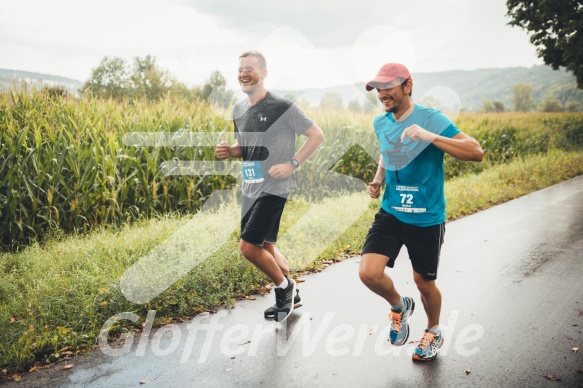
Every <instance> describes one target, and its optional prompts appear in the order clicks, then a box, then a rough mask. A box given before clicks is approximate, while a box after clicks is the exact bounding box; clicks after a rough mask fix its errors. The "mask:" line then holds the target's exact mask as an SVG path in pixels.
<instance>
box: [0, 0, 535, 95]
mask: <svg viewBox="0 0 583 388" xmlns="http://www.w3.org/2000/svg"><path fill="white" fill-rule="evenodd" d="M381 3H384V6H381V5H380V4H381ZM505 4H506V2H505V0H441V1H434V0H409V1H394V0H389V1H379V0H350V1H347V0H336V1H319V0H318V1H316V0H296V1H293V2H292V1H287V2H283V1H277V0H247V1H237V0H231V1H226V0H99V1H96V0H50V1H47V0H0V68H3V69H14V70H26V71H33V72H39V73H48V74H54V75H60V76H65V77H69V78H74V79H77V80H80V81H85V80H87V79H88V78H89V76H90V75H91V71H92V69H93V68H95V67H96V66H97V65H98V64H99V62H100V61H101V60H102V59H103V57H104V56H109V57H122V58H124V59H126V60H127V61H128V63H130V62H131V61H132V60H133V58H134V57H136V56H139V57H144V56H146V55H148V54H151V55H154V56H155V57H156V60H157V63H158V64H160V65H161V66H163V67H164V68H166V69H168V70H169V71H170V73H171V74H172V75H173V76H174V77H175V78H176V79H178V80H179V81H181V82H184V83H186V84H187V85H189V86H192V85H196V84H202V83H204V81H205V80H206V79H208V77H209V75H210V73H211V72H212V71H214V70H219V71H221V72H222V73H223V74H224V75H225V76H226V77H227V79H228V80H229V83H230V85H231V86H234V85H235V84H236V69H237V66H238V56H239V54H240V53H241V52H242V51H244V50H247V49H260V50H261V51H263V53H264V54H265V56H266V57H267V61H268V70H269V76H268V79H267V80H268V82H267V86H268V87H270V88H277V89H302V88H309V87H328V86H335V85H341V84H346V83H353V82H359V81H368V80H369V79H370V78H372V77H373V76H374V75H375V73H376V71H377V70H378V68H379V67H380V66H381V65H382V64H384V63H387V62H402V63H404V64H406V65H407V66H408V67H409V69H410V70H411V72H412V73H415V72H434V71H444V70H472V69H482V68H492V67H513V66H526V67H530V66H533V65H539V64H542V61H541V60H540V59H539V58H537V56H536V51H535V48H534V46H532V45H531V44H530V42H529V39H528V35H527V33H526V31H524V30H521V29H518V28H516V27H510V26H509V25H508V24H507V23H508V21H509V19H508V18H507V17H506V16H505V14H506V5H505Z"/></svg>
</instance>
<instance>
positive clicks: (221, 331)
mask: <svg viewBox="0 0 583 388" xmlns="http://www.w3.org/2000/svg"><path fill="white" fill-rule="evenodd" d="M446 229H447V231H446V235H445V244H444V247H443V251H442V258H441V266H440V270H439V273H438V280H437V283H438V286H439V287H440V289H441V291H442V294H443V297H444V299H443V307H442V315H441V318H442V324H443V325H444V326H445V341H446V342H445V344H444V347H443V348H442V352H441V354H440V356H439V357H438V359H437V360H436V361H434V362H431V363H421V364H420V363H414V362H413V361H412V360H411V352H412V350H413V348H414V347H415V346H416V345H417V341H419V339H420V338H421V335H422V332H423V329H424V327H425V322H426V320H425V314H424V311H423V309H422V304H421V301H420V299H419V293H418V291H417V290H416V288H415V286H414V283H413V281H412V273H411V266H410V263H409V260H408V258H407V252H406V250H403V251H402V252H401V255H400V256H399V258H398V259H397V263H396V266H395V268H394V269H392V270H389V271H390V274H391V275H392V277H393V279H394V280H395V282H396V285H397V287H398V289H399V291H400V292H401V293H402V294H404V295H410V296H412V297H413V298H414V299H415V300H416V301H417V309H416V311H415V313H414V314H413V316H412V319H411V337H410V338H409V340H410V341H411V342H410V343H409V344H407V345H405V346H403V347H391V345H390V343H389V342H388V341H387V338H388V332H387V330H388V319H387V314H388V312H389V306H388V305H387V304H386V302H385V301H384V300H382V299H381V298H380V297H378V296H376V295H374V294H372V293H371V292H370V291H369V290H368V289H366V287H365V286H364V285H362V284H361V282H360V280H359V278H358V262H359V258H358V257H355V258H351V259H347V260H345V261H343V262H340V263H337V264H334V265H331V266H330V267H328V268H327V269H325V270H324V271H323V272H321V273H318V274H314V275H309V276H305V277H304V278H303V279H304V280H305V282H304V283H301V284H299V288H300V292H301V295H302V298H303V306H302V307H301V308H299V309H298V310H297V311H296V312H294V313H293V315H292V316H291V317H290V318H289V319H288V321H287V322H285V323H283V324H280V323H276V322H273V321H271V320H265V319H264V318H263V313H262V312H263V309H265V308H266V307H268V306H270V305H272V304H273V300H274V296H273V295H272V294H270V295H268V296H265V297H257V300H255V301H250V300H246V301H242V302H239V303H237V305H236V307H235V308H234V309H231V310H221V311H220V312H218V313H217V314H212V315H207V316H197V317H196V318H194V319H192V320H191V321H189V322H185V323H182V324H171V325H167V326H164V327H163V328H161V329H159V330H158V331H153V332H152V333H150V335H149V336H145V335H144V336H142V335H140V336H137V337H135V338H134V340H133V343H131V347H130V346H129V344H130V342H129V341H128V342H126V346H127V348H119V349H113V348H112V349H110V350H114V351H115V350H117V351H119V352H122V353H126V354H125V355H120V356H108V355H106V354H104V353H103V352H101V351H99V350H97V351H95V352H91V353H90V354H88V355H84V356H81V357H79V358H77V359H75V360H72V364H74V366H73V367H72V368H71V369H69V370H66V371H62V370H61V365H59V366H58V367H55V368H52V369H49V370H41V371H37V372H34V373H31V374H26V375H24V376H23V377H22V381H21V382H20V383H14V382H11V383H7V384H6V385H7V386H11V387H12V385H20V386H26V387H35V386H43V387H47V386H65V387H77V386H84V387H136V386H141V385H144V386H148V387H214V386H217V387H225V386H228V387H230V386H240V387H255V386H265V387H304V386H310V387H332V386H334V387H355V386H366V387H387V386H389V387H393V386H394V387H412V386H417V387H419V386H432V387H468V386H476V387H498V386H500V387H547V386H548V387H559V386H565V387H581V386H583V374H581V373H583V372H582V371H581V370H582V369H583V335H582V331H583V265H582V260H583V177H578V178H575V179H572V180H570V181H567V182H564V183H561V184H559V185H556V186H553V187H550V188H548V189H545V190H541V191H539V192H536V193H533V194H530V195H527V196H525V197H522V198H519V199H517V200H514V201H510V202H508V203H505V204H502V205H499V206H496V207H494V208H491V209H488V210H486V211H482V212H480V213H478V214H475V215H472V216H469V217H465V218H463V219H460V220H457V221H454V222H451V223H448V224H447V227H446ZM577 348H581V349H582V350H581V351H576V350H575V349H577ZM545 376H546V377H545ZM551 379H556V380H555V381H553V380H551ZM558 379H560V380H561V381H560V382H559V381H557V380H558Z"/></svg>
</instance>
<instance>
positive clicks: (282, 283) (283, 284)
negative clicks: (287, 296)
mask: <svg viewBox="0 0 583 388" xmlns="http://www.w3.org/2000/svg"><path fill="white" fill-rule="evenodd" d="M288 283H289V282H288V281H287V278H286V277H285V276H284V277H283V282H281V284H280V285H279V286H275V288H286V287H287V285H288Z"/></svg>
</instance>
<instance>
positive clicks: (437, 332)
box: [425, 325, 440, 335]
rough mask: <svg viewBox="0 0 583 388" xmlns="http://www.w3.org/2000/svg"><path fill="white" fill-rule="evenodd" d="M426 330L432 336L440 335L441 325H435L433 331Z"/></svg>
mask: <svg viewBox="0 0 583 388" xmlns="http://www.w3.org/2000/svg"><path fill="white" fill-rule="evenodd" d="M425 330H427V331H428V332H430V333H431V334H435V335H437V334H439V331H440V330H439V325H435V326H433V327H432V328H431V329H425Z"/></svg>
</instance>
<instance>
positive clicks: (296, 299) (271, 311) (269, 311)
mask: <svg viewBox="0 0 583 388" xmlns="http://www.w3.org/2000/svg"><path fill="white" fill-rule="evenodd" d="M300 303H302V298H300V290H298V289H297V288H296V296H294V309H297V308H298V307H300V306H301V304H300ZM276 308H277V304H274V305H273V306H271V307H268V308H267V309H265V311H264V312H263V316H264V317H265V318H273V316H274V315H275V310H276Z"/></svg>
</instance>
